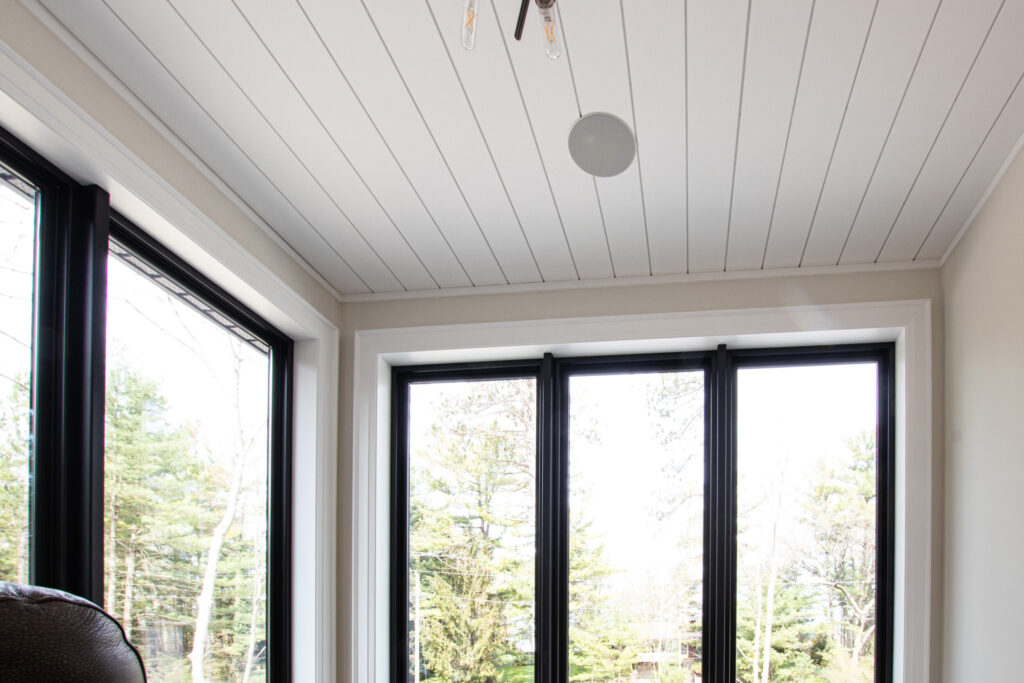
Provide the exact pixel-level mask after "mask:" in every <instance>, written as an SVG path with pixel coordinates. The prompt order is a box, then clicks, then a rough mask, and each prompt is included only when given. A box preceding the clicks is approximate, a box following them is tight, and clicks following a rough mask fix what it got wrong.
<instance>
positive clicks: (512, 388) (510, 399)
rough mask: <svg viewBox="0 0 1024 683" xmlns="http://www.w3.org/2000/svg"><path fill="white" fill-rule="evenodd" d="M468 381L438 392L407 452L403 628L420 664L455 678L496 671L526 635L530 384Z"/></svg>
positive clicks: (493, 676)
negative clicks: (435, 410)
mask: <svg viewBox="0 0 1024 683" xmlns="http://www.w3.org/2000/svg"><path fill="white" fill-rule="evenodd" d="M473 389H474V390H473V391H472V392H471V393H469V394H466V395H453V396H450V397H448V398H447V399H446V400H445V401H444V404H443V406H442V408H441V410H440V411H439V414H440V415H441V416H442V417H441V418H440V420H439V422H438V423H437V424H434V425H433V426H432V429H431V438H430V439H429V445H427V446H426V447H425V448H423V449H422V450H421V451H419V452H417V453H415V454H413V458H412V463H413V464H412V468H413V474H412V482H413V483H412V486H413V493H412V495H411V497H410V508H411V509H410V551H411V553H412V567H411V569H412V576H413V577H414V578H413V585H412V586H411V587H410V596H411V597H412V599H413V600H414V601H415V599H416V595H417V593H419V594H420V612H419V618H418V619H417V616H416V613H415V603H414V605H413V614H412V615H411V620H412V622H413V623H412V624H411V629H412V632H411V634H410V635H411V639H415V638H416V636H417V629H418V635H419V638H420V642H421V648H422V650H421V653H422V661H421V665H425V668H426V669H427V670H429V671H430V672H431V673H432V674H434V675H436V676H437V677H439V678H440V679H441V680H445V681H452V682H453V683H454V682H462V681H467V682H469V681H472V682H476V681H488V682H489V681H495V680H500V679H499V678H498V677H499V666H501V665H502V663H503V662H504V661H505V660H507V659H509V658H511V659H513V660H515V659H525V658H527V655H526V653H524V652H523V651H522V650H521V649H519V648H518V647H517V645H516V644H517V643H521V642H524V641H525V642H529V641H531V640H532V637H533V634H532V631H533V612H532V603H533V562H532V556H533V548H532V538H533V529H532V524H533V512H532V508H533V470H534V459H535V455H534V441H535V437H534V433H535V418H534V414H533V405H534V400H533V389H532V386H530V385H527V384H526V383H524V382H521V381H502V382H482V383H478V384H476V385H473ZM417 576H418V577H419V578H418V584H417V583H416V578H415V577H417ZM412 666H415V664H412Z"/></svg>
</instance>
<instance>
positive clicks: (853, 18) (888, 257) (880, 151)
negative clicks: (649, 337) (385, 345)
mask: <svg viewBox="0 0 1024 683" xmlns="http://www.w3.org/2000/svg"><path fill="white" fill-rule="evenodd" d="M27 1H28V0H26V2H27ZM33 2H35V0H33ZM518 4H519V3H518V1H517V0H482V1H481V3H480V13H479V19H478V21H479V24H478V35H477V40H476V49H475V50H473V51H472V52H466V51H464V50H463V49H462V47H461V46H460V44H459V30H460V20H461V15H462V6H463V0H401V1H399V0H383V1H378V2H369V1H364V2H360V1H359V0H102V1H90V2H83V1H82V0H42V5H44V6H45V8H46V9H47V10H48V11H49V12H52V14H53V16H54V17H56V19H57V20H58V21H59V22H60V23H62V24H63V25H64V26H65V27H66V28H67V29H68V30H69V32H70V33H71V34H73V35H74V36H75V37H77V39H78V40H79V41H81V44H82V45H84V46H85V47H86V48H87V49H88V50H89V51H91V52H92V53H93V54H94V55H95V56H96V57H97V58H98V60H99V61H100V62H101V63H102V64H103V65H105V67H106V68H107V69H109V71H110V72H111V73H112V74H113V75H114V76H116V78H117V79H119V80H120V81H121V82H122V83H123V84H124V85H125V86H126V87H127V88H128V89H129V90H130V91H131V92H132V93H133V94H134V95H135V96H136V97H137V98H138V99H139V100H140V101H141V102H142V103H144V105H145V106H146V107H147V108H148V109H149V110H150V111H151V112H152V113H153V114H154V115H155V116H156V117H158V118H159V119H160V120H161V121H162V122H163V124H165V125H166V127H167V128H168V129H169V130H170V131H172V132H173V134H174V135H176V136H177V137H178V138H180V141H181V142H183V143H184V144H185V145H187V146H188V147H189V148H190V149H191V150H192V152H194V154H195V155H196V156H197V157H199V159H201V160H202V162H203V163H205V164H206V165H207V166H208V167H209V169H210V170H212V172H213V173H215V174H216V175H217V176H219V178H220V179H221V180H223V182H224V183H225V184H226V185H227V186H228V187H230V188H231V190H233V191H234V192H235V193H236V194H237V195H238V197H239V198H241V200H242V201H243V202H245V203H246V204H247V205H248V206H249V207H251V208H252V210H253V211H255V212H256V214H258V215H259V217H261V218H262V219H263V220H264V221H265V222H266V223H267V224H268V225H269V226H270V227H271V228H272V229H273V230H274V231H276V232H277V233H278V234H279V235H280V236H281V237H282V238H283V239H284V240H285V241H286V242H288V244H290V245H291V247H293V248H294V250H295V252H296V253H297V254H298V255H299V256H300V257H301V258H302V259H303V260H304V261H305V262H306V265H308V266H309V267H310V268H311V269H313V270H315V271H316V272H317V273H319V274H320V275H321V276H322V277H323V278H324V279H325V280H326V281H327V282H328V283H330V284H331V285H333V287H334V288H336V289H337V290H338V291H339V292H341V293H342V294H353V295H356V294H363V293H388V292H402V291H406V290H408V291H418V290H436V289H449V288H466V287H474V286H477V287H480V286H488V285H506V284H516V283H535V282H555V281H574V280H605V279H609V278H636V277H647V276H660V275H679V274H686V273H708V272H722V271H740V270H760V269H765V270H767V269H779V268H795V267H804V268H806V267H821V266H832V267H835V266H842V265H847V264H870V263H905V264H910V263H912V262H914V261H934V260H936V259H939V258H941V257H942V256H943V254H944V253H945V251H946V250H947V249H948V248H949V246H950V244H951V243H952V241H953V240H954V239H955V237H956V236H957V234H958V233H959V232H960V230H961V228H962V227H963V226H964V224H965V222H966V221H967V220H968V218H969V217H970V215H971V214H972V212H973V211H974V210H975V208H976V206H977V205H978V203H979V201H981V200H982V198H983V196H984V194H985V191H986V189H987V188H988V187H989V185H990V184H991V182H992V180H993V178H994V177H995V176H996V174H997V173H998V171H999V170H1000V168H1001V167H1002V166H1003V164H1004V163H1005V162H1006V160H1007V158H1008V156H1009V155H1010V154H1011V153H1012V151H1013V150H1014V148H1015V145H1016V144H1017V142H1018V140H1019V139H1020V136H1021V134H1022V131H1024V88H1021V87H1020V83H1021V78H1022V74H1024V0H1005V1H1003V2H1000V1H999V0H942V1H940V0H878V1H877V2H875V1H872V0H817V1H815V0H753V1H751V2H747V1H737V0H689V2H683V1H682V0H558V5H557V7H558V13H559V16H560V18H561V22H562V31H563V39H564V54H563V56H562V57H561V58H560V59H558V60H557V61H551V60H549V59H548V58H547V57H546V56H545V54H544V49H543V45H542V36H541V31H540V26H539V22H538V20H537V17H536V9H535V8H533V9H532V10H531V14H532V16H530V17H528V19H529V21H528V22H527V25H526V31H525V35H524V37H523V40H522V42H521V43H517V42H516V41H515V40H514V39H513V38H512V36H511V34H512V30H513V27H514V23H515V18H516V13H517V10H518ZM592 111H605V112H611V113H613V114H616V115H618V116H619V117H621V118H622V119H624V120H625V121H627V122H629V123H630V124H631V126H632V127H633V129H634V130H635V132H636V136H637V141H638V153H637V158H636V160H635V161H634V163H633V165H632V166H631V167H630V168H629V169H628V170H627V171H626V172H625V173H623V174H621V175H619V176H616V177H613V178H596V179H595V178H593V177H591V176H589V175H587V174H585V173H584V172H583V171H581V170H580V169H578V168H577V167H576V166H575V165H574V164H573V162H572V160H571V159H570V157H569V153H568V148H567V136H568V131H569V128H570V126H571V124H572V123H573V122H574V121H575V120H576V119H577V118H578V117H579V116H580V114H581V113H587V112H592Z"/></svg>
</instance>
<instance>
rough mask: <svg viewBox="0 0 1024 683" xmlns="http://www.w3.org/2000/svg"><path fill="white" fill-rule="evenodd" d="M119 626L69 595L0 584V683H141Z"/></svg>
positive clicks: (138, 661) (134, 654)
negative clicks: (53, 682)
mask: <svg viewBox="0 0 1024 683" xmlns="http://www.w3.org/2000/svg"><path fill="white" fill-rule="evenodd" d="M145 680H146V672H145V668H144V667H143V664H142V658H141V657H140V656H139V653H138V651H137V650H136V649H135V648H134V647H133V646H132V644H131V643H129V642H128V640H127V639H126V638H125V634H124V630H123V629H122V628H121V625H120V624H118V623H117V621H115V620H114V618H113V617H111V616H110V615H108V614H107V613H106V612H104V611H103V610H102V609H100V608H99V607H97V606H96V605H94V604H93V603H91V602H89V601H88V600H85V599H83V598H80V597H78V596H75V595H71V594H70V593H65V592H63V591H58V590H53V589H50V588H38V587H35V586H25V585H22V584H17V583H7V582H4V581H0V681H4V682H5V683H23V682H24V683H30V682H31V683H38V682H39V681H64V682H65V683H86V682H89V683H93V682H100V681H102V682H103V683H144V681H145Z"/></svg>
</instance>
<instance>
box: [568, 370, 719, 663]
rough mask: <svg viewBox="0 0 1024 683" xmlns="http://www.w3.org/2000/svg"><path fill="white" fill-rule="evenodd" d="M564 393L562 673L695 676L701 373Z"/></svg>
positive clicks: (615, 381) (608, 378)
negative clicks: (565, 632)
mask: <svg viewBox="0 0 1024 683" xmlns="http://www.w3.org/2000/svg"><path fill="white" fill-rule="evenodd" d="M569 395H570V399H569V415H570V430H571V431H570V437H569V516H570V532H569V534H570V538H569V641H570V642H569V665H570V678H571V679H572V680H579V681H625V680H634V679H652V680H660V681H692V680H700V678H699V677H700V674H701V655H700V646H701V619H702V614H701V608H702V603H703V596H702V590H703V589H702V585H703V584H702V577H703V571H704V570H703V511H704V374H703V373H702V372H672V373H648V374H629V375H601V376H578V377H571V378H570V380H569Z"/></svg>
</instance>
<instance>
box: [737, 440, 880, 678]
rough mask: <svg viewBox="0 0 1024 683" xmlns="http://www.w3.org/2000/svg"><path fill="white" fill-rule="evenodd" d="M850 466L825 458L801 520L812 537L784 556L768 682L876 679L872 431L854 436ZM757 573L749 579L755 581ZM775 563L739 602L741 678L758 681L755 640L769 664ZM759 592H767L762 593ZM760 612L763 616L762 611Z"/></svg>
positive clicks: (763, 570) (806, 495) (762, 570)
mask: <svg viewBox="0 0 1024 683" xmlns="http://www.w3.org/2000/svg"><path fill="white" fill-rule="evenodd" d="M847 446H848V448H849V458H848V459H847V460H846V461H845V463H844V464H843V465H841V466H840V465H836V464H834V463H823V464H822V465H821V466H820V467H819V469H818V470H817V472H816V473H815V475H814V478H813V480H812V482H811V485H810V488H809V490H808V491H806V492H805V493H802V495H801V493H798V494H797V495H800V499H801V500H802V501H803V503H802V510H803V513H802V515H801V517H800V520H799V522H800V524H801V526H802V528H803V529H804V530H805V531H806V532H807V536H808V538H809V539H811V543H809V544H808V545H807V546H806V547H803V548H800V549H797V550H796V551H795V552H793V553H790V554H787V555H786V556H785V557H782V558H780V567H779V568H778V570H777V571H778V575H777V582H776V587H775V595H774V605H773V610H772V611H773V615H774V618H773V624H772V629H771V634H770V637H771V645H770V647H771V656H770V669H769V676H768V680H770V681H794V682H796V681H800V682H808V683H818V682H820V683H826V682H828V683H833V682H835V681H843V682H849V683H869V682H870V681H872V680H873V679H874V666H873V654H874V639H873V634H874V620H875V497H876V493H875V491H876V483H875V445H874V437H873V434H861V435H858V436H857V437H856V438H854V439H851V440H849V441H848V442H847ZM749 578H750V577H748V579H749ZM768 582H769V569H768V567H767V566H763V567H761V568H760V577H759V578H758V579H757V581H756V584H755V585H754V586H753V587H751V588H750V592H749V594H744V595H740V596H738V600H737V605H738V609H737V680H738V681H740V682H741V683H755V681H756V682H758V683H759V681H760V680H761V678H759V677H758V678H755V677H754V671H753V662H754V659H755V654H754V650H755V642H756V643H757V644H758V647H757V649H758V650H759V651H758V653H757V658H758V659H759V666H760V667H763V666H764V657H763V649H764V638H765V633H766V629H765V621H766V617H767V615H766V610H767V605H768V602H769V601H768V595H767V586H768ZM758 591H760V596H758V595H757V592H758ZM758 612H760V614H758Z"/></svg>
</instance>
